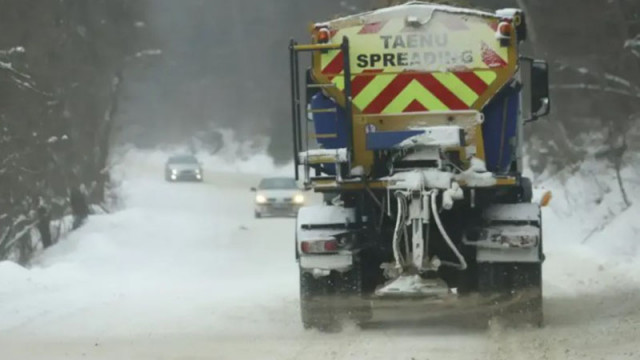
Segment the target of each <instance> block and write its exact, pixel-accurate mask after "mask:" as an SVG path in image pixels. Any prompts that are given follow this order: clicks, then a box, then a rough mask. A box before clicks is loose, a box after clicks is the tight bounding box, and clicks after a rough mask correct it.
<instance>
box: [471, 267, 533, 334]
mask: <svg viewBox="0 0 640 360" xmlns="http://www.w3.org/2000/svg"><path fill="white" fill-rule="evenodd" d="M478 270H479V271H478V276H479V284H478V288H479V291H480V293H481V294H484V295H486V296H490V297H494V298H495V301H494V302H493V304H492V305H494V306H495V308H494V309H493V310H492V311H491V315H492V316H494V317H496V318H498V320H499V321H501V322H504V323H505V325H507V326H518V325H526V324H528V325H532V326H535V327H540V326H542V323H543V317H544V315H543V306H542V264H541V263H483V264H478Z"/></svg>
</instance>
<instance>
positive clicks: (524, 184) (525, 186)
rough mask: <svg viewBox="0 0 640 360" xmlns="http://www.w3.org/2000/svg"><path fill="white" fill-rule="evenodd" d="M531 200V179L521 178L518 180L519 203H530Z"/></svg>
mask: <svg viewBox="0 0 640 360" xmlns="http://www.w3.org/2000/svg"><path fill="white" fill-rule="evenodd" d="M532 200H533V183H532V182H531V179H529V178H526V177H523V178H522V179H521V180H520V201H521V202H523V203H530V202H531V201H532Z"/></svg>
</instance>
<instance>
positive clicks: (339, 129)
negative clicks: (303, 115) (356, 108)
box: [311, 92, 347, 149]
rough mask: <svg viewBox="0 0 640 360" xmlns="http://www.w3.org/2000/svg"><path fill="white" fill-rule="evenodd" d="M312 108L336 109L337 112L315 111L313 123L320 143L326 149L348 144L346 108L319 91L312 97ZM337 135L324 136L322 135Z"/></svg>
mask: <svg viewBox="0 0 640 360" xmlns="http://www.w3.org/2000/svg"><path fill="white" fill-rule="evenodd" d="M311 109H312V110H324V109H336V112H326V113H314V114H313V125H314V128H315V132H316V135H318V136H319V138H318V144H320V146H322V147H323V148H324V149H338V148H343V147H346V146H347V124H346V120H345V119H346V116H345V113H344V109H342V108H341V107H340V106H338V104H336V103H335V102H334V101H333V100H332V99H330V98H328V97H326V96H324V94H322V92H318V93H317V94H316V95H314V96H313V97H312V98H311ZM334 134H335V135H337V137H322V135H329V136H331V135H334Z"/></svg>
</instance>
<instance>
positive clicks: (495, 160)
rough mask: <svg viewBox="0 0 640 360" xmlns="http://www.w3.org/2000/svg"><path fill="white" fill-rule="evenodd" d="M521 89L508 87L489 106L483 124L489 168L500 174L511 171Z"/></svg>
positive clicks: (485, 109)
mask: <svg viewBox="0 0 640 360" xmlns="http://www.w3.org/2000/svg"><path fill="white" fill-rule="evenodd" d="M519 107H520V91H519V89H512V88H511V87H507V88H506V89H504V90H502V91H501V92H500V93H499V94H498V95H497V96H496V97H495V98H494V99H493V100H492V101H491V102H490V103H489V104H488V105H487V106H485V108H484V110H483V113H484V117H485V121H484V124H483V125H482V134H483V136H484V151H485V157H486V163H487V170H489V171H491V172H495V173H498V174H504V173H506V172H508V171H509V168H510V167H511V162H512V161H513V154H514V152H515V147H516V146H517V144H516V139H517V125H518V109H519Z"/></svg>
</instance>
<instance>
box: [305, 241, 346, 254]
mask: <svg viewBox="0 0 640 360" xmlns="http://www.w3.org/2000/svg"><path fill="white" fill-rule="evenodd" d="M300 250H302V252H303V253H305V254H323V253H324V254H326V253H335V252H338V241H337V240H315V241H303V242H301V243H300Z"/></svg>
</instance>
